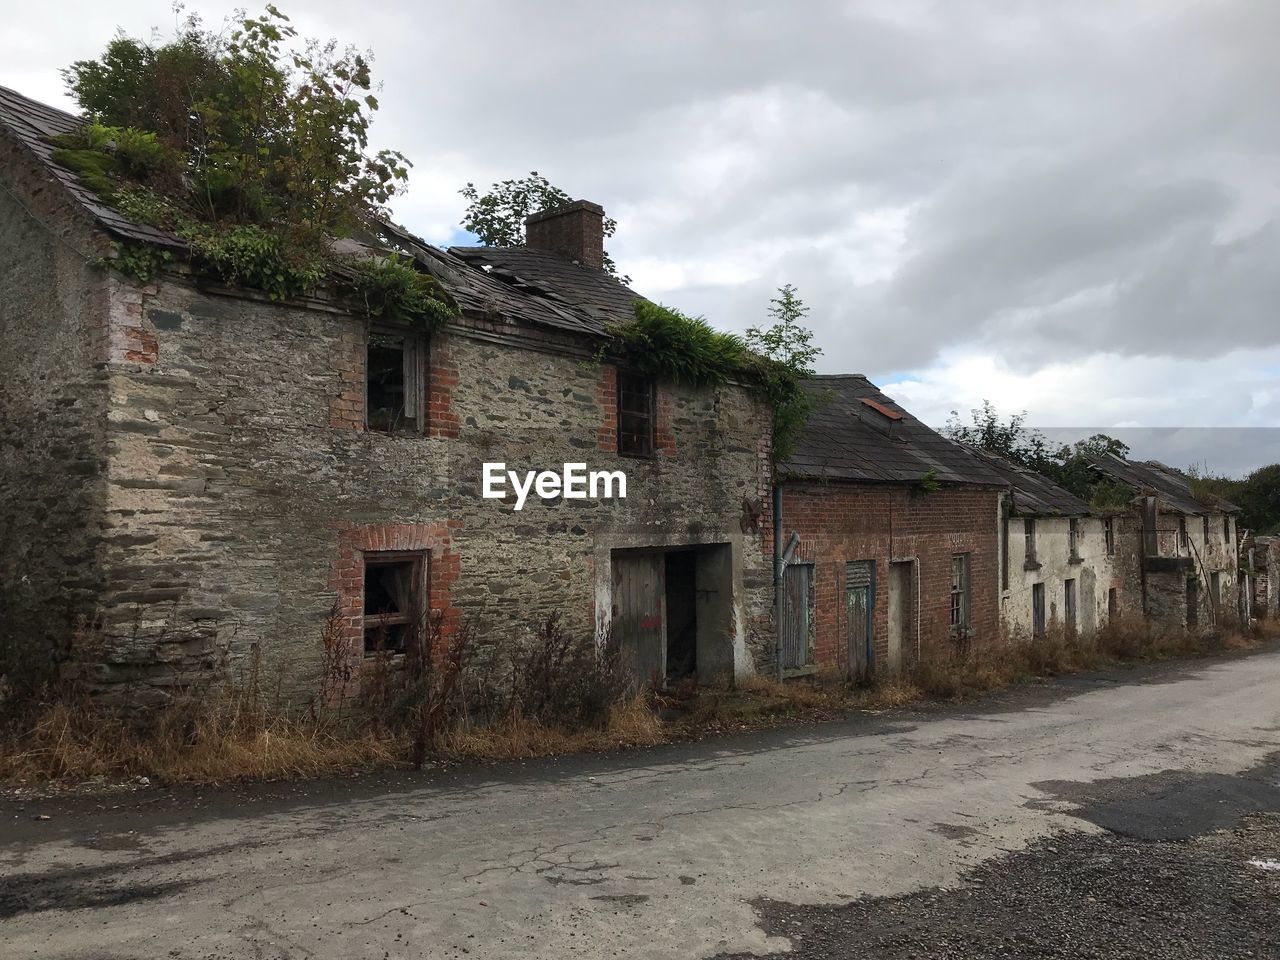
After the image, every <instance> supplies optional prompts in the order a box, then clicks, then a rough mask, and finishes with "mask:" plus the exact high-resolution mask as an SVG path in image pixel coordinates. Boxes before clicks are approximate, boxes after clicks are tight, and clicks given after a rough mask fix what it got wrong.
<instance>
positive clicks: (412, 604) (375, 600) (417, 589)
mask: <svg viewBox="0 0 1280 960" xmlns="http://www.w3.org/2000/svg"><path fill="white" fill-rule="evenodd" d="M425 569H426V555H425V554H423V553H366V554H365V555H364V655H365V656H366V657H371V656H375V655H377V654H379V653H383V652H386V653H392V654H399V653H404V651H405V649H406V648H407V647H408V646H409V645H410V644H411V643H412V642H413V640H414V639H415V638H416V636H417V634H418V631H419V630H420V628H421V626H422V620H423V613H424V611H423V610H422V607H421V603H422V593H423V591H422V584H423V572H424V570H425Z"/></svg>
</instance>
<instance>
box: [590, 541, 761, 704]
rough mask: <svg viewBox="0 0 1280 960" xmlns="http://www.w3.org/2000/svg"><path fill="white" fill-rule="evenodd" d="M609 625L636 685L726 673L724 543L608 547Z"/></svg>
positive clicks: (728, 607) (731, 651) (729, 664)
mask: <svg viewBox="0 0 1280 960" xmlns="http://www.w3.org/2000/svg"><path fill="white" fill-rule="evenodd" d="M611 563H612V567H613V604H612V606H613V615H612V619H611V628H610V629H611V631H612V638H613V641H614V642H615V643H616V644H617V648H618V653H619V656H620V660H621V664H622V668H623V670H624V671H625V672H626V673H627V674H629V676H630V678H631V681H632V682H633V683H634V684H636V686H637V687H646V686H653V687H663V686H666V685H667V684H669V683H673V682H678V681H681V680H685V679H689V678H695V677H696V678H697V679H698V680H699V681H700V682H706V681H720V680H724V679H726V678H728V677H730V676H732V674H733V670H734V663H735V647H734V643H735V640H734V636H735V635H734V616H733V600H734V587H733V558H732V552H731V550H730V548H729V545H728V544H726V543H716V544H705V545H700V546H696V547H678V548H675V549H663V548H660V547H659V548H652V547H650V548H645V547H640V548H634V549H625V548H624V549H619V550H615V551H614V552H613V556H612V561H611Z"/></svg>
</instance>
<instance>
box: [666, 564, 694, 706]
mask: <svg viewBox="0 0 1280 960" xmlns="http://www.w3.org/2000/svg"><path fill="white" fill-rule="evenodd" d="M664 562H665V570H664V571H663V575H664V577H665V580H666V595H667V668H666V677H665V679H666V682H667V683H668V684H670V683H674V682H677V681H679V680H684V679H686V678H688V677H694V676H697V674H698V598H697V590H696V589H695V583H696V579H697V564H696V562H695V557H694V553H693V551H692V550H673V551H671V552H670V553H668V554H666V555H665V556H664Z"/></svg>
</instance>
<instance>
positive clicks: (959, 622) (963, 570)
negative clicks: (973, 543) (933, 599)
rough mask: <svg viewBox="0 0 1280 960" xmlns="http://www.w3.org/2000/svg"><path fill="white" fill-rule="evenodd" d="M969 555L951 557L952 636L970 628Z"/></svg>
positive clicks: (965, 631) (954, 554)
mask: <svg viewBox="0 0 1280 960" xmlns="http://www.w3.org/2000/svg"><path fill="white" fill-rule="evenodd" d="M969 571H970V555H969V554H967V553H953V554H952V555H951V596H950V626H951V632H952V633H953V634H964V633H967V632H968V630H969V629H970V627H971V626H972V619H971V616H972V608H973V603H972V597H971V595H970V577H969Z"/></svg>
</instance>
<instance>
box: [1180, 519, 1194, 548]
mask: <svg viewBox="0 0 1280 960" xmlns="http://www.w3.org/2000/svg"><path fill="white" fill-rule="evenodd" d="M1190 549H1191V538H1190V537H1189V536H1188V535H1187V518H1186V517H1179V518H1178V551H1179V552H1181V551H1183V550H1190Z"/></svg>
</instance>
